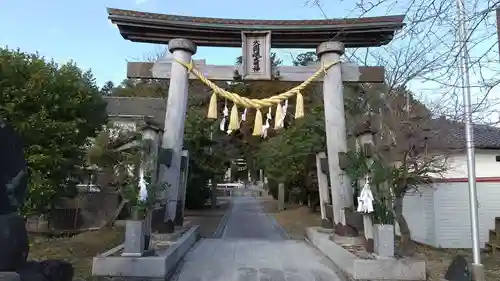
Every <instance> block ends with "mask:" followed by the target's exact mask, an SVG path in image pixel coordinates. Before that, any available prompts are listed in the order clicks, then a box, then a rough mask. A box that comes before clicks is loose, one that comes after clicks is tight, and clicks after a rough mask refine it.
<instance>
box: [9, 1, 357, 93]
mask: <svg viewBox="0 0 500 281" xmlns="http://www.w3.org/2000/svg"><path fill="white" fill-rule="evenodd" d="M324 2H325V4H324V10H325V11H327V12H328V16H329V17H344V16H346V14H347V13H348V9H349V8H350V7H348V6H347V4H345V5H339V2H338V1H333V0H326V1H324ZM243 3H245V4H243ZM106 7H112V8H121V9H131V10H139V11H145V12H156V13H169V14H179V15H192V16H206V17H225V18H254V19H257V18H261V19H314V18H316V19H324V15H323V14H322V12H321V10H320V9H319V8H318V7H317V6H314V5H308V4H306V1H305V0H272V1H269V0H267V1H266V0H254V1H251V2H250V1H245V2H244V1H237V0H232V1H228V0H211V1H201V0H196V1H194V0H191V1H190V0H176V1H169V0H85V1H81V0H80V1H76V0H73V1H68V0H43V1H40V0H0V45H2V46H5V45H7V46H8V47H9V48H20V49H21V50H22V51H27V52H36V51H37V52H39V53H40V54H42V55H43V56H45V57H47V58H53V59H54V60H55V61H57V62H60V63H63V62H66V61H68V60H70V59H71V60H73V61H75V62H76V63H77V64H78V65H79V66H80V67H82V68H85V69H88V68H91V69H92V71H93V72H94V75H95V76H96V79H97V83H98V84H100V85H102V84H103V83H104V82H105V81H107V80H112V81H113V82H120V81H121V80H122V79H124V78H125V69H126V61H127V60H129V61H133V60H135V61H137V60H142V59H144V58H145V57H147V56H148V55H151V54H153V53H158V52H159V51H160V50H162V46H161V45H153V44H143V43H132V42H130V41H126V40H125V39H123V38H122V37H121V36H120V34H119V32H118V29H117V28H116V27H114V26H113V25H112V24H111V23H110V21H109V20H108V19H107V12H106ZM339 7H345V9H341V8H339ZM240 52H241V51H240V49H221V48H200V49H199V51H198V53H197V54H196V56H195V58H204V59H207V62H208V63H210V64H233V63H234V60H235V58H236V56H238V55H240ZM279 55H280V57H282V58H284V59H285V63H286V62H287V61H289V59H288V58H290V50H288V51H287V50H281V51H279Z"/></svg>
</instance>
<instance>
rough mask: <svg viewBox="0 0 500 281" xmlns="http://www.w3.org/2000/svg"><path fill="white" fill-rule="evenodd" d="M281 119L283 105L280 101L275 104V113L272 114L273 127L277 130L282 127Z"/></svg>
mask: <svg viewBox="0 0 500 281" xmlns="http://www.w3.org/2000/svg"><path fill="white" fill-rule="evenodd" d="M281 119H283V107H282V106H281V103H278V104H277V105H276V114H275V115H274V129H275V130H278V129H281V128H283V126H282V124H281Z"/></svg>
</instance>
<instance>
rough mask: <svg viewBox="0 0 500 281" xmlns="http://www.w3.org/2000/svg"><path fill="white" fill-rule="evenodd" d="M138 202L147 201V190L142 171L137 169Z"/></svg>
mask: <svg viewBox="0 0 500 281" xmlns="http://www.w3.org/2000/svg"><path fill="white" fill-rule="evenodd" d="M138 199H139V201H143V202H144V201H146V200H147V199H148V189H147V183H146V179H144V169H143V168H142V167H141V168H140V169H139V198H138Z"/></svg>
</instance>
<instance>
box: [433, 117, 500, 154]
mask: <svg viewBox="0 0 500 281" xmlns="http://www.w3.org/2000/svg"><path fill="white" fill-rule="evenodd" d="M430 129H431V131H432V132H435V133H433V134H434V136H433V137H432V138H431V139H432V140H431V141H430V143H429V148H431V147H432V148H438V147H441V148H448V149H464V148H465V125H464V123H461V122H456V121H451V120H446V119H444V118H437V119H432V120H431V121H430ZM474 141H475V147H476V148H482V149H500V128H496V127H493V126H488V125H479V124H475V125H474ZM443 145H445V147H443Z"/></svg>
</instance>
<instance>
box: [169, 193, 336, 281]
mask: <svg viewBox="0 0 500 281" xmlns="http://www.w3.org/2000/svg"><path fill="white" fill-rule="evenodd" d="M232 206H233V207H232V210H231V213H230V215H229V218H228V220H227V224H226V228H225V230H224V232H223V234H222V238H220V239H203V240H201V241H200V242H199V243H197V244H196V245H195V246H194V247H193V248H192V249H191V250H190V251H189V252H188V253H187V255H186V256H185V258H184V260H183V261H182V262H181V265H180V268H179V269H178V270H177V273H176V274H174V276H172V278H171V279H170V280H171V281H340V280H342V279H341V278H340V277H339V276H341V275H340V274H339V273H337V270H336V267H335V266H334V265H333V264H332V262H331V261H330V260H329V259H327V258H326V257H325V256H323V255H322V254H321V253H320V252H319V251H318V250H317V249H315V248H314V247H312V246H311V245H309V244H308V243H307V242H305V241H299V240H289V239H287V236H286V234H285V232H284V231H283V229H282V228H281V226H280V225H279V224H278V223H277V222H276V220H275V219H274V218H272V217H270V216H268V215H267V214H266V213H265V212H264V209H263V208H262V206H261V205H260V203H259V201H258V200H256V199H255V198H253V197H236V198H234V199H232Z"/></svg>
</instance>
